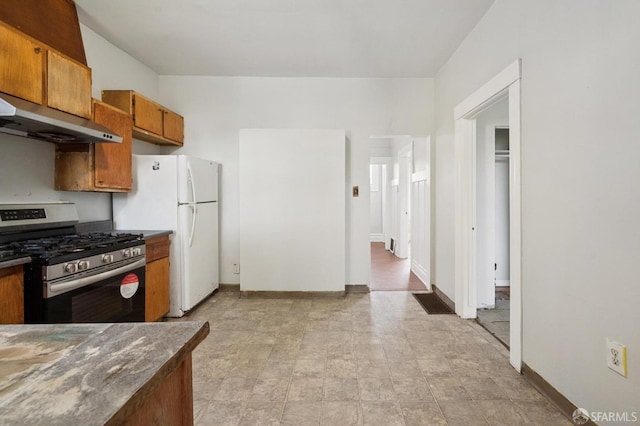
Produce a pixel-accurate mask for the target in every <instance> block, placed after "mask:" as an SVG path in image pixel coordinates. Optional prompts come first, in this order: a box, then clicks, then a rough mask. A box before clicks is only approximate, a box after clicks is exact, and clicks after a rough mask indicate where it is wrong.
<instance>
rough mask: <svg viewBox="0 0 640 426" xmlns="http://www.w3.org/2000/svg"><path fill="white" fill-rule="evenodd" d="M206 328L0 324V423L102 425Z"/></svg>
mask: <svg viewBox="0 0 640 426" xmlns="http://www.w3.org/2000/svg"><path fill="white" fill-rule="evenodd" d="M208 333H209V323H208V322H202V321H194V322H186V321H181V322H165V323H122V324H51V325H6V326H0V424H3V425H4V424H8V425H13V424H29V425H47V426H51V425H76V424H77V425H103V424H105V423H108V422H109V421H110V420H113V419H114V417H120V416H121V415H122V414H123V413H122V411H123V410H127V409H128V408H126V407H131V406H132V405H134V406H135V405H137V404H138V402H139V401H135V399H136V398H138V397H139V395H145V394H147V395H148V394H149V392H150V390H151V389H153V388H155V387H156V386H157V385H159V384H160V383H161V382H162V381H163V380H164V379H165V378H166V377H167V376H168V375H169V374H170V373H171V372H172V371H173V370H174V369H175V368H176V366H177V365H179V364H180V362H182V360H183V359H184V358H185V356H187V355H188V354H189V353H191V351H193V349H194V348H195V347H196V346H197V345H198V344H199V343H200V342H201V341H202V340H204V338H205V337H206V336H207V334H208Z"/></svg>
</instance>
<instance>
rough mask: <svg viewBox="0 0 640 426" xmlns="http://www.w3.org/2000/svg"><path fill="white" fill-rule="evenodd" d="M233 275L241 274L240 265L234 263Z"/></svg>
mask: <svg viewBox="0 0 640 426" xmlns="http://www.w3.org/2000/svg"><path fill="white" fill-rule="evenodd" d="M233 273H234V274H239V273H240V265H239V264H238V263H234V264H233Z"/></svg>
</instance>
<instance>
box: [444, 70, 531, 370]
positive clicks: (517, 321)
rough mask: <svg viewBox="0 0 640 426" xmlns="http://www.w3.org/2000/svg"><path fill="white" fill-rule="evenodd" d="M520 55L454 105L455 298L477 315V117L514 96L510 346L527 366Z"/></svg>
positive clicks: (466, 312)
mask: <svg viewBox="0 0 640 426" xmlns="http://www.w3.org/2000/svg"><path fill="white" fill-rule="evenodd" d="M520 79H521V60H520V59H517V60H516V61H515V62H513V63H512V64H511V65H509V66H508V67H506V68H505V69H504V70H503V71H501V72H500V73H498V74H497V75H496V76H495V77H493V78H492V79H491V80H489V81H488V82H487V83H485V84H484V85H483V86H482V87H480V88H479V89H478V90H477V91H475V92H474V93H473V94H471V95H470V96H469V97H468V98H466V99H465V100H464V101H462V102H461V103H459V104H458V105H457V106H456V107H455V109H454V120H455V159H456V175H455V213H456V214H455V301H456V304H455V305H456V314H458V315H459V316H460V317H462V318H475V317H476V312H477V306H476V296H477V283H476V249H477V248H476V233H475V227H476V206H475V204H476V203H475V194H476V176H475V163H476V120H475V117H476V116H477V115H478V114H479V113H480V112H482V111H484V110H485V109H487V108H489V107H491V106H492V105H493V104H495V103H496V102H497V101H499V100H501V99H504V98H505V97H508V98H509V148H510V152H509V159H510V161H509V197H510V201H509V217H510V226H509V231H510V237H509V246H510V247H509V256H510V262H509V267H510V272H511V273H510V279H511V288H510V292H511V295H510V300H511V303H510V329H509V339H510V351H509V361H510V363H511V365H512V366H513V367H514V368H515V369H516V370H517V371H518V372H520V371H521V368H522V226H521V223H522V216H521V209H522V188H521V140H520V125H521V122H520V121H521V111H520V109H521V108H520Z"/></svg>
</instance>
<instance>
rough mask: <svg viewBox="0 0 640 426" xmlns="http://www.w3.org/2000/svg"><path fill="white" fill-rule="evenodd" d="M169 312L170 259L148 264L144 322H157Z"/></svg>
mask: <svg viewBox="0 0 640 426" xmlns="http://www.w3.org/2000/svg"><path fill="white" fill-rule="evenodd" d="M167 312H169V258H168V257H165V258H162V259H158V260H154V261H153V262H150V263H147V266H146V273H145V313H144V320H145V321H147V322H149V321H157V320H159V319H160V318H162V317H163V316H164V315H165V314H166V313H167Z"/></svg>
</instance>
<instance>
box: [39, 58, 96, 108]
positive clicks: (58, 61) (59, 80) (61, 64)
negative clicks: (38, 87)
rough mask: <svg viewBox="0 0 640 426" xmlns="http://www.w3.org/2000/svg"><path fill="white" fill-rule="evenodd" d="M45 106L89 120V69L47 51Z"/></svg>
mask: <svg viewBox="0 0 640 426" xmlns="http://www.w3.org/2000/svg"><path fill="white" fill-rule="evenodd" d="M47 105H49V106H50V107H51V108H55V109H59V110H61V111H65V112H69V113H71V114H75V115H78V116H80V117H85V118H88V119H91V68H88V67H86V66H84V65H82V64H79V63H77V62H74V61H73V60H71V59H69V58H67V57H65V56H63V55H62V54H60V53H58V52H55V51H53V50H48V51H47Z"/></svg>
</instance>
